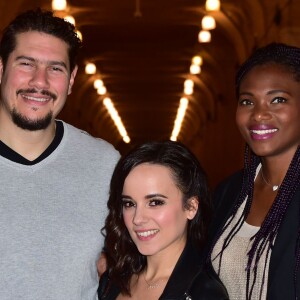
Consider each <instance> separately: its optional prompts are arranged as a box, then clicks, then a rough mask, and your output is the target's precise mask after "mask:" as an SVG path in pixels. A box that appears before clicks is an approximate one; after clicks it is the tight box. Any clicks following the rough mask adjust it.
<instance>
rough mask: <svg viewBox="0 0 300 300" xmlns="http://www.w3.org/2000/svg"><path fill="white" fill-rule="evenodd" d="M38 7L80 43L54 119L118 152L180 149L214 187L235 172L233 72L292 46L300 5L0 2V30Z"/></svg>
mask: <svg viewBox="0 0 300 300" xmlns="http://www.w3.org/2000/svg"><path fill="white" fill-rule="evenodd" d="M36 7H41V8H44V9H49V10H55V14H56V15H58V16H61V17H64V18H67V17H68V18H69V19H68V20H70V21H71V22H75V26H76V28H77V30H78V34H80V35H81V37H82V40H83V45H84V46H83V49H82V52H81V55H80V57H79V72H78V75H77V79H76V83H75V85H74V88H73V91H72V94H71V95H70V96H69V98H68V101H67V103H66V106H65V108H64V109H63V111H62V112H61V114H60V115H59V118H60V119H62V120H65V121H66V122H69V123H71V124H73V125H74V126H76V127H79V128H81V129H83V130H86V131H87V132H89V133H90V134H91V135H93V136H96V137H100V138H103V139H105V140H107V141H109V142H110V143H112V144H113V145H114V146H115V147H116V148H117V149H118V150H119V151H120V152H121V153H122V154H124V153H126V152H127V151H128V150H130V149H131V148H132V147H134V146H135V145H137V144H140V143H142V142H146V141H151V140H165V139H173V140H178V141H181V142H182V143H184V144H185V145H186V146H188V147H189V148H190V149H191V150H192V151H193V152H194V153H195V155H196V156H197V157H198V158H199V160H200V161H201V163H202V165H203V167H204V169H205V170H206V173H207V175H208V177H209V181H210V185H211V186H212V187H214V186H215V185H216V184H217V183H218V182H219V181H220V180H221V179H223V178H224V177H226V176H228V175H230V174H231V173H232V172H234V171H236V170H238V169H239V168H241V167H242V164H243V152H244V143H243V141H242V139H241V137H240V135H239V132H238V130H237V129H236V126H235V109H236V97H235V87H234V77H235V72H236V70H237V69H238V67H239V66H240V64H241V63H242V62H243V61H244V60H245V59H246V58H247V57H248V56H249V55H250V54H251V53H252V51H253V50H254V49H256V48H257V47H260V46H264V45H266V44H268V43H270V42H284V43H288V44H291V45H295V46H300V1H299V0H68V1H65V0H64V1H51V0H11V1H7V0H0V30H2V29H3V28H4V27H5V26H6V25H7V24H8V22H9V21H10V20H11V19H12V18H14V17H15V16H16V15H17V14H19V13H20V12H22V11H25V10H28V9H33V8H36ZM70 17H72V18H73V19H71V18H70ZM0 34H1V31H0Z"/></svg>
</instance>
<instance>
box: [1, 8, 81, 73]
mask: <svg viewBox="0 0 300 300" xmlns="http://www.w3.org/2000/svg"><path fill="white" fill-rule="evenodd" d="M28 31H38V32H42V33H46V34H50V35H53V36H55V37H57V38H59V39H61V40H63V41H64V42H66V43H67V45H68V46H69V51H68V54H69V62H70V71H71V72H72V71H73V69H74V67H75V65H76V59H77V55H78V52H79V49H80V47H81V41H80V39H79V37H78V35H77V33H76V31H75V27H74V25H73V24H71V23H70V22H67V21H65V20H64V19H62V18H59V17H56V16H54V14H53V12H52V11H43V10H41V9H40V8H38V9H36V10H29V11H27V12H24V13H22V14H20V15H19V16H17V17H16V18H15V19H14V20H13V21H12V22H11V23H10V24H9V25H8V26H7V27H6V28H5V29H4V31H3V35H2V39H1V42H0V57H1V58H2V63H3V67H4V68H5V66H6V63H7V60H8V57H9V55H10V54H11V52H13V51H14V49H15V47H16V35H17V34H20V33H25V32H28Z"/></svg>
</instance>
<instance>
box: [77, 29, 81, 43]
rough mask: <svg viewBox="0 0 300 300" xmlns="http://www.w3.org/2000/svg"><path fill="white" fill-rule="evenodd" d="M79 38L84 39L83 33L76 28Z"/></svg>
mask: <svg viewBox="0 0 300 300" xmlns="http://www.w3.org/2000/svg"><path fill="white" fill-rule="evenodd" d="M76 34H77V36H78V38H79V39H80V40H81V41H82V33H81V32H80V31H79V30H76Z"/></svg>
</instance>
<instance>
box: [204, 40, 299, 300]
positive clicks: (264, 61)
mask: <svg viewBox="0 0 300 300" xmlns="http://www.w3.org/2000/svg"><path fill="white" fill-rule="evenodd" d="M268 64H275V65H279V66H281V67H283V68H285V69H286V70H288V71H290V73H291V75H292V78H293V79H294V80H295V81H297V82H299V84H300V48H298V47H294V46H290V45H286V44H282V43H271V44H269V45H267V46H265V47H262V48H259V49H257V50H256V51H254V53H253V54H252V55H251V56H250V57H249V58H248V59H247V60H246V61H245V62H244V64H243V65H242V66H241V67H240V69H239V71H238V73H237V75H236V93H237V96H238V95H239V90H240V85H241V83H242V81H243V80H244V78H245V76H246V75H247V74H248V73H249V72H250V71H251V70H252V69H253V68H255V67H257V66H262V65H268ZM298 101H300V99H298ZM260 161H261V160H260V157H258V156H257V155H256V154H255V153H253V152H252V151H251V149H250V148H249V146H248V145H246V149H245V155H244V173H243V185H242V189H241V192H240V194H239V197H238V199H237V201H236V203H235V206H234V209H233V212H232V215H231V216H230V218H229V222H228V223H227V224H226V226H225V227H224V228H223V229H222V230H221V231H220V232H219V233H218V234H217V236H216V238H215V241H214V243H213V245H212V247H211V250H210V255H209V257H210V258H211V254H212V250H213V248H214V246H215V244H216V242H217V241H218V239H219V238H220V237H221V235H222V234H223V233H224V231H225V230H226V228H228V226H229V224H230V223H231V222H232V221H233V219H234V217H235V215H236V213H237V211H238V209H239V207H240V206H241V205H242V203H243V202H244V201H245V199H246V197H247V196H248V198H247V202H246V205H245V208H244V211H243V213H242V215H241V217H240V219H239V220H238V222H237V223H236V224H235V225H234V226H233V229H232V230H231V231H230V232H229V233H228V235H227V236H226V237H225V239H224V243H223V246H222V250H221V252H220V253H219V255H220V256H221V257H220V264H219V271H220V267H221V261H222V254H223V251H224V250H225V249H226V248H227V246H228V244H229V243H230V241H231V240H232V238H233V237H234V236H235V235H236V233H237V232H238V231H239V229H240V228H241V226H242V224H243V221H244V220H245V219H246V218H247V216H248V214H249V212H250V208H251V204H252V200H253V191H254V180H255V175H256V169H257V167H258V165H259V164H260ZM299 185H300V147H299V146H298V149H297V151H296V153H295V154H294V157H293V159H292V161H291V163H290V166H289V168H288V171H287V173H286V176H285V178H284V180H283V182H282V184H281V185H280V188H279V190H278V193H277V196H276V198H275V200H274V203H273V205H272V206H271V208H270V210H269V212H268V214H267V216H266V218H265V220H264V221H263V223H262V225H261V227H260V230H259V231H258V232H257V234H255V235H254V236H253V238H252V245H251V248H250V250H249V252H248V263H247V270H246V271H247V282H246V299H247V300H248V299H251V296H252V291H253V288H254V284H255V282H256V273H257V265H258V262H259V260H260V258H261V256H262V254H263V252H264V250H265V249H266V253H267V258H266V260H267V259H268V258H269V257H270V255H271V250H272V247H273V246H274V242H275V238H276V236H277V233H278V230H279V228H280V225H281V223H282V221H283V218H284V215H285V213H286V211H287V208H288V205H289V204H290V202H291V200H292V198H293V196H294V194H295V192H296V190H297V188H298V187H299ZM299 268H300V227H299V231H298V239H297V242H296V249H295V270H294V286H295V295H297V291H296V286H297V284H296V282H297V274H298V271H299ZM265 271H266V261H265V262H264V276H263V282H262V285H261V287H260V293H262V290H263V287H264V285H265V282H264V281H265V276H266V272H265Z"/></svg>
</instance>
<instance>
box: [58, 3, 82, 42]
mask: <svg viewBox="0 0 300 300" xmlns="http://www.w3.org/2000/svg"><path fill="white" fill-rule="evenodd" d="M52 10H53V11H56V12H60V13H62V14H63V18H64V19H65V20H66V21H68V22H69V23H71V24H73V25H74V26H75V25H76V21H75V18H74V17H73V16H72V15H69V14H68V13H67V12H68V4H67V1H66V0H52ZM76 33H77V35H78V37H79V38H80V39H81V40H82V34H81V32H80V31H79V30H76Z"/></svg>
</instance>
